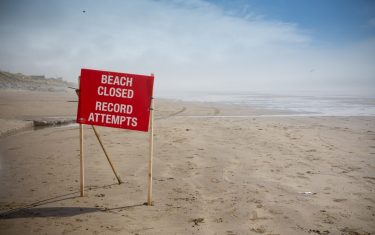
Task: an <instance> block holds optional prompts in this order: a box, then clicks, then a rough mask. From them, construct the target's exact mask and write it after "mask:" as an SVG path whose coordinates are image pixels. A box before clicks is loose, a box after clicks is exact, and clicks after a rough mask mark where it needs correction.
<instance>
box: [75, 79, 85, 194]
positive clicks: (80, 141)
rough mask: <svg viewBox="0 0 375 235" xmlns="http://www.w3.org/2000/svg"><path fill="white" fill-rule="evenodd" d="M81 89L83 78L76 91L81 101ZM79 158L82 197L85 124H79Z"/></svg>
mask: <svg viewBox="0 0 375 235" xmlns="http://www.w3.org/2000/svg"><path fill="white" fill-rule="evenodd" d="M80 89H81V76H79V77H78V89H76V94H77V96H78V99H79V90H80ZM79 156H80V166H81V171H80V172H81V180H80V181H81V190H80V191H81V197H83V196H84V195H85V164H84V163H85V161H84V158H83V124H79Z"/></svg>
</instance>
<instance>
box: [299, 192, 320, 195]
mask: <svg viewBox="0 0 375 235" xmlns="http://www.w3.org/2000/svg"><path fill="white" fill-rule="evenodd" d="M299 194H303V195H316V194H317V193H313V192H299Z"/></svg>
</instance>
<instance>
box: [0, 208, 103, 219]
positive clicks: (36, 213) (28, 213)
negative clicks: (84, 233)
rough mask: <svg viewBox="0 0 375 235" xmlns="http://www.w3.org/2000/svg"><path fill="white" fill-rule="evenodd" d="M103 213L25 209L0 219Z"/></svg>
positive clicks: (7, 214)
mask: <svg viewBox="0 0 375 235" xmlns="http://www.w3.org/2000/svg"><path fill="white" fill-rule="evenodd" d="M98 211H103V210H102V209H99V208H92V207H44V208H26V209H19V210H15V211H12V212H8V213H3V214H0V219H18V218H33V217H42V218H43V217H70V216H75V215H81V214H86V213H93V212H98Z"/></svg>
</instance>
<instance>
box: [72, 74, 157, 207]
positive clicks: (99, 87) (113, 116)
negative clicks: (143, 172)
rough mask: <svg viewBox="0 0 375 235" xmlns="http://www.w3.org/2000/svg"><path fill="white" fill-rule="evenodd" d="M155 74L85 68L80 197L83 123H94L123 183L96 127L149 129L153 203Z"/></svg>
mask: <svg viewBox="0 0 375 235" xmlns="http://www.w3.org/2000/svg"><path fill="white" fill-rule="evenodd" d="M153 85H154V75H153V74H151V75H150V76H148V75H138V74H129V73H119V72H110V71H100V70H92V69H82V70H81V76H80V81H79V87H80V88H79V90H78V91H77V94H78V95H79V102H78V112H77V123H79V124H80V159H81V160H80V161H81V196H83V195H84V165H83V164H84V161H83V160H84V158H83V124H88V125H91V126H92V128H93V130H94V133H95V135H96V137H97V139H98V141H99V143H100V146H101V147H102V149H103V152H104V154H105V156H106V157H107V160H108V162H109V164H110V166H111V168H112V171H113V173H114V174H115V176H116V178H117V180H118V182H119V184H120V183H122V181H121V178H120V176H119V174H118V173H117V172H116V170H115V167H114V164H113V163H112V161H111V159H110V157H109V155H108V153H107V151H106V149H105V147H104V144H103V142H102V140H101V138H100V136H99V133H98V131H97V130H96V128H95V126H106V127H113V128H121V129H128V130H136V131H143V132H148V131H149V129H150V159H149V188H148V200H147V204H148V205H152V158H153V98H152V95H153Z"/></svg>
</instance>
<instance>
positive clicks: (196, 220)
mask: <svg viewBox="0 0 375 235" xmlns="http://www.w3.org/2000/svg"><path fill="white" fill-rule="evenodd" d="M190 222H193V223H194V225H193V227H194V226H199V224H200V223H204V218H196V219H191V220H190Z"/></svg>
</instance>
